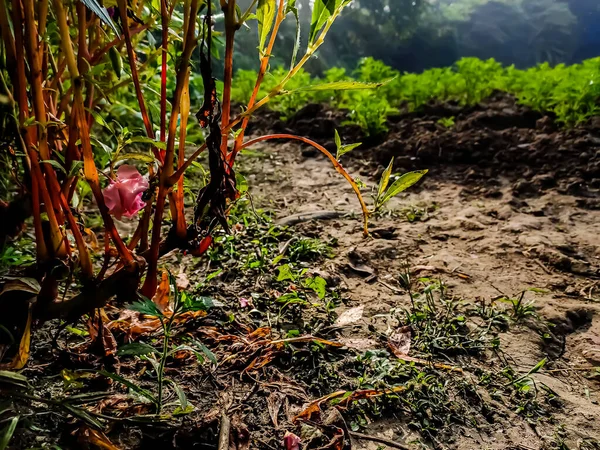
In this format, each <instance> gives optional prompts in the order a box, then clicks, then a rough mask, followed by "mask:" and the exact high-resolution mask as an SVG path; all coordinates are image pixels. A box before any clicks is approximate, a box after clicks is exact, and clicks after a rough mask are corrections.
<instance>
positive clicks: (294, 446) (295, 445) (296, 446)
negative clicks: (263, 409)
mask: <svg viewBox="0 0 600 450" xmlns="http://www.w3.org/2000/svg"><path fill="white" fill-rule="evenodd" d="M301 441H302V440H301V439H300V438H299V437H298V436H296V435H295V434H294V433H290V432H289V431H286V432H285V436H284V437H283V446H284V447H285V450H300V442H301Z"/></svg>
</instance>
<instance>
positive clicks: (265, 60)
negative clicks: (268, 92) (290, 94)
mask: <svg viewBox="0 0 600 450" xmlns="http://www.w3.org/2000/svg"><path fill="white" fill-rule="evenodd" d="M277 8H278V9H277V18H276V19H275V25H273V31H272V33H271V37H270V39H269V44H268V45H267V49H266V51H265V54H264V56H263V57H262V58H261V61H260V68H259V70H258V75H257V76H256V83H255V84H254V90H253V91H252V95H251V96H250V101H248V108H247V109H250V108H252V107H253V106H254V103H255V102H256V97H257V96H258V91H259V90H260V85H261V84H262V81H263V78H264V76H265V73H266V71H267V68H268V67H269V59H270V58H271V54H272V53H273V47H274V46H275V40H276V39H277V33H278V32H279V26H280V25H281V22H283V20H284V19H285V9H284V0H279V5H278V7H277ZM249 120H250V116H246V117H244V120H243V121H242V126H241V130H240V132H239V134H238V136H237V138H236V140H235V145H234V146H233V150H232V151H231V152H230V153H229V154H228V155H227V162H228V163H229V165H230V166H231V165H233V161H234V160H235V157H236V155H237V154H238V152H239V151H240V148H241V145H242V143H243V142H244V133H245V132H246V128H247V127H248V121H249Z"/></svg>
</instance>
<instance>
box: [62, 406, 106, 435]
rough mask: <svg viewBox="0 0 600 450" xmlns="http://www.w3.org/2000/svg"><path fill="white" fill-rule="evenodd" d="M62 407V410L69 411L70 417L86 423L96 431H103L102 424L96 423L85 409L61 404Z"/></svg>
mask: <svg viewBox="0 0 600 450" xmlns="http://www.w3.org/2000/svg"><path fill="white" fill-rule="evenodd" d="M62 407H63V408H64V409H66V410H67V411H69V413H71V415H72V416H73V417H76V418H78V419H79V420H82V421H83V422H85V423H87V424H88V425H90V426H92V427H94V428H96V429H98V430H102V429H103V426H102V424H101V423H100V422H98V421H97V420H96V419H94V418H93V417H92V416H91V415H90V414H89V413H88V412H87V411H86V410H85V409H83V408H78V407H76V406H73V405H69V404H68V403H63V404H62Z"/></svg>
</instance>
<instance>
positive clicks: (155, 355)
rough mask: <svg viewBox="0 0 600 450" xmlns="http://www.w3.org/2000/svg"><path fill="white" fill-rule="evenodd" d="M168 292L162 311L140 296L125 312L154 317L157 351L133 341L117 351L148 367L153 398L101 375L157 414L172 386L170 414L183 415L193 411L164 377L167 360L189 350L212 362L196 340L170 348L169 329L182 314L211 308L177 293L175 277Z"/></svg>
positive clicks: (127, 383) (129, 384) (205, 302)
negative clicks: (158, 329)
mask: <svg viewBox="0 0 600 450" xmlns="http://www.w3.org/2000/svg"><path fill="white" fill-rule="evenodd" d="M168 289H169V292H166V293H165V295H166V296H168V298H169V299H171V300H170V301H169V300H167V302H166V305H165V307H164V308H161V307H160V306H159V305H157V304H156V303H155V302H154V301H152V300H150V299H148V298H146V297H143V296H141V295H140V300H138V301H136V302H134V303H132V304H131V305H129V309H131V310H132V311H136V312H138V313H140V314H143V315H144V316H146V317H150V318H155V319H157V320H159V321H160V326H161V330H162V345H161V346H160V349H159V350H157V349H155V348H154V347H153V346H151V345H148V344H144V343H139V342H134V343H131V344H127V345H124V346H122V347H121V348H119V351H118V354H119V355H120V356H138V357H140V358H142V359H144V360H146V361H148V362H150V364H151V365H152V368H153V369H154V373H155V376H156V392H157V393H156V395H154V394H153V393H150V392H148V391H146V390H145V389H142V388H140V387H139V386H137V385H134V384H133V383H132V382H130V381H127V380H125V379H124V378H123V377H121V376H119V375H116V374H113V373H110V372H106V371H102V372H101V373H102V374H103V375H105V376H107V377H109V378H112V379H113V380H115V381H117V382H120V383H121V384H124V385H125V386H127V387H129V388H130V389H132V390H133V391H134V392H136V393H138V394H140V395H141V396H142V397H144V398H145V399H146V400H149V401H150V402H152V403H154V405H155V406H156V413H157V414H161V413H162V411H163V408H164V406H165V405H164V390H165V385H166V384H167V383H168V384H170V385H171V386H172V387H173V390H174V391H175V393H176V395H177V399H178V402H179V403H178V406H177V408H176V409H175V410H174V411H173V412H172V414H174V415H179V414H187V413H189V412H191V411H192V410H193V406H192V405H191V404H189V402H188V401H187V399H186V396H185V393H184V391H183V389H182V388H181V387H180V386H179V385H178V384H177V383H176V382H175V381H173V380H171V379H168V378H165V366H166V364H167V360H168V359H169V358H171V357H172V356H173V354H174V353H176V352H178V351H182V350H189V351H191V352H192V353H194V354H195V355H196V357H197V358H198V359H199V360H200V361H201V362H202V361H204V360H205V358H208V359H209V360H210V361H211V362H213V363H216V359H215V356H214V355H213V354H212V352H211V351H210V350H208V348H206V346H204V345H203V344H201V343H200V342H198V341H193V343H192V345H178V346H175V347H173V346H172V338H173V327H174V324H175V323H176V321H177V320H178V319H179V318H180V317H181V316H182V315H183V314H184V313H186V312H195V311H206V310H208V309H209V308H210V307H212V306H213V304H214V303H213V300H212V299H210V298H208V297H195V296H191V295H188V294H187V293H184V292H179V290H178V289H177V282H176V279H175V277H173V275H171V273H169V274H168Z"/></svg>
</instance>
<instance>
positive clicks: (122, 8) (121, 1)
mask: <svg viewBox="0 0 600 450" xmlns="http://www.w3.org/2000/svg"><path fill="white" fill-rule="evenodd" d="M117 3H118V6H119V12H120V14H121V23H122V24H123V36H124V38H125V45H126V47H127V56H128V58H129V67H130V68H131V78H132V79H133V85H134V88H135V95H136V96H137V100H138V104H139V106H140V113H141V115H142V120H143V121H144V126H145V127H146V134H147V135H148V137H149V138H154V130H153V129H152V123H151V122H150V116H148V110H147V109H146V102H145V101H144V94H143V93H142V87H141V85H140V78H139V75H138V70H137V65H136V57H135V52H134V50H133V44H132V43H131V34H130V32H129V25H128V19H127V0H117ZM154 155H155V156H156V157H157V158H159V159H160V153H159V152H158V150H157V149H154ZM161 161H162V160H161Z"/></svg>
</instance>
